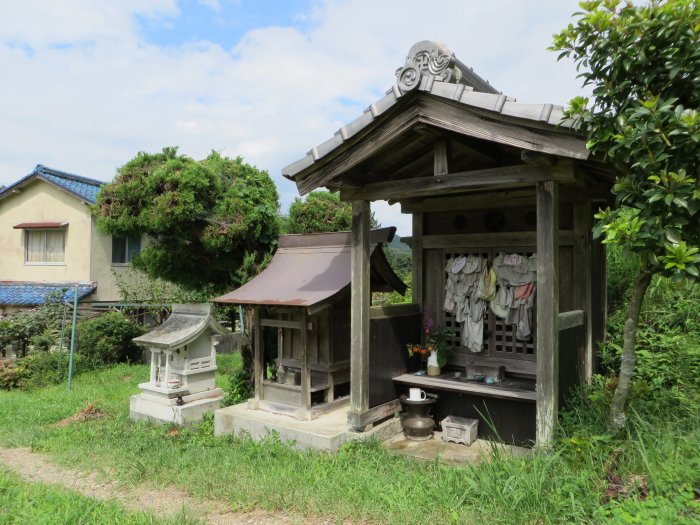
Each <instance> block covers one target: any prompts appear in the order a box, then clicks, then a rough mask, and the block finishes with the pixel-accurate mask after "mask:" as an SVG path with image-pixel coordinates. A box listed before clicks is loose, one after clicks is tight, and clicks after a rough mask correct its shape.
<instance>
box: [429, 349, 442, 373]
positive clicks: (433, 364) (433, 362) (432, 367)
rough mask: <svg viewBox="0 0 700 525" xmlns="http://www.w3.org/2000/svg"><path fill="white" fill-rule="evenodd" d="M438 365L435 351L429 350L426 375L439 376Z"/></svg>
mask: <svg viewBox="0 0 700 525" xmlns="http://www.w3.org/2000/svg"><path fill="white" fill-rule="evenodd" d="M440 372H441V370H440V365H438V356H437V352H430V357H428V375H429V376H439V375H440Z"/></svg>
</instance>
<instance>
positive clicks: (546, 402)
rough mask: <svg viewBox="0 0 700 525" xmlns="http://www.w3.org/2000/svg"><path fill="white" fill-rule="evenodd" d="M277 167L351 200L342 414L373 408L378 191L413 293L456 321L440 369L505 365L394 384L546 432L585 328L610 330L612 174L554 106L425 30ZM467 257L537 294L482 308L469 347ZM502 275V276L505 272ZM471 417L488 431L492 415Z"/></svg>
mask: <svg viewBox="0 0 700 525" xmlns="http://www.w3.org/2000/svg"><path fill="white" fill-rule="evenodd" d="M283 174H284V176H286V177H287V178H289V179H291V180H293V181H294V182H295V183H296V185H297V188H298V190H299V192H300V193H301V194H306V193H308V192H310V191H312V190H314V189H316V188H321V187H325V188H328V189H330V190H332V191H337V192H340V197H341V199H342V200H344V201H349V202H351V203H352V210H353V223H352V294H351V319H352V321H351V329H350V333H351V336H350V341H351V349H350V367H351V369H350V375H351V388H350V413H349V423H350V425H351V426H353V427H355V428H357V429H362V428H363V427H364V426H365V425H366V424H369V423H372V422H373V421H374V420H376V419H377V418H379V417H380V416H381V415H382V414H381V413H379V412H376V411H375V412H372V407H370V404H369V396H368V391H369V389H371V382H370V377H371V375H372V373H373V371H372V368H371V366H370V365H369V359H370V357H369V355H370V354H369V348H370V340H371V338H372V333H371V327H370V290H371V282H372V281H371V273H372V272H371V270H370V266H371V265H370V261H371V254H372V252H371V249H370V246H371V245H372V242H371V235H370V230H369V219H370V202H371V201H376V200H385V201H388V202H389V203H400V205H401V211H402V212H403V213H410V214H411V215H412V218H413V236H412V239H411V247H412V253H413V302H414V303H417V304H418V305H419V306H420V311H427V312H430V313H431V315H433V316H434V317H435V318H436V321H437V322H438V323H439V324H440V325H443V326H447V327H448V328H450V329H451V330H452V331H453V332H454V340H453V343H452V344H453V346H454V351H453V353H452V354H451V356H450V360H449V363H448V372H449V373H452V371H453V370H454V371H459V370H460V369H461V370H464V368H465V367H466V368H467V370H468V368H469V367H470V366H482V365H492V366H498V367H501V366H502V367H503V369H502V370H504V372H505V377H506V379H507V380H508V381H505V382H503V383H499V384H484V383H476V382H469V381H455V380H451V379H450V378H449V377H448V376H445V377H443V376H440V377H439V378H426V377H421V376H413V375H411V374H401V375H399V376H395V377H394V382H395V384H396V387H397V393H398V392H399V391H401V389H403V388H405V387H407V386H411V385H413V386H420V387H421V388H424V389H426V390H429V391H434V392H435V393H438V394H439V395H440V402H439V403H438V404H437V407H438V408H437V410H438V412H439V411H441V410H442V411H443V413H442V414H438V415H439V416H440V415H442V416H444V415H447V414H448V413H450V414H454V415H465V416H469V417H477V418H480V419H482V420H483V418H484V417H487V416H486V415H485V414H486V413H488V417H489V418H491V419H492V423H493V424H494V426H495V427H496V430H497V431H498V433H499V434H500V435H501V437H502V438H503V439H505V440H507V441H513V442H528V441H529V442H532V441H536V442H538V443H541V444H547V443H548V442H549V441H550V440H551V438H552V435H553V429H554V426H555V423H556V420H557V412H558V407H559V404H560V400H561V399H562V397H563V396H564V395H565V394H566V393H567V392H568V391H569V389H570V388H571V387H573V386H574V385H575V384H576V383H578V382H580V381H586V380H589V379H590V377H591V374H592V371H593V368H594V348H595V341H596V340H600V339H602V337H603V335H604V327H605V307H606V306H605V254H604V250H603V249H602V246H601V245H600V244H599V243H597V242H594V241H593V239H592V236H591V229H592V220H593V213H594V209H596V207H597V205H598V204H599V203H600V202H601V201H605V200H607V199H609V190H610V187H611V185H612V184H613V182H614V178H615V174H614V173H613V171H612V170H611V168H610V167H609V166H607V165H606V164H604V163H603V162H601V161H599V160H597V159H595V158H592V157H591V156H590V153H589V151H588V150H587V149H586V141H585V138H584V137H583V136H581V135H580V134H578V133H577V132H576V131H574V130H573V129H572V123H571V122H569V121H567V120H564V118H563V110H562V108H561V107H557V106H553V105H551V104H525V103H519V102H517V101H516V100H515V99H513V98H511V97H508V96H506V95H503V94H501V93H500V92H498V91H497V90H496V89H494V88H493V87H492V86H491V85H490V84H489V83H488V82H486V81H485V80H484V79H482V78H481V77H479V76H478V75H477V74H475V73H474V72H473V71H472V70H471V69H470V68H468V67H466V66H465V65H464V64H463V63H461V62H460V61H459V60H458V59H456V58H455V56H454V54H452V53H451V52H450V51H449V50H448V49H447V48H446V47H445V46H444V45H442V44H439V43H434V42H429V41H423V42H419V43H417V44H416V45H414V46H413V47H412V48H411V50H410V51H409V54H408V57H407V58H406V62H405V64H404V66H403V67H402V68H400V69H399V70H397V72H396V82H395V84H394V85H393V86H392V88H391V89H390V90H389V91H387V93H386V95H385V96H384V97H382V98H381V99H379V100H377V101H376V102H374V103H373V104H371V105H370V106H369V107H368V108H367V110H366V111H365V112H364V113H363V114H362V115H361V116H360V117H359V118H358V119H356V120H355V121H353V122H351V123H349V124H348V125H346V126H344V127H343V128H341V129H340V130H339V131H338V132H336V133H335V135H334V136H333V137H332V138H331V139H329V140H328V141H326V142H324V143H322V144H319V145H318V146H316V147H314V148H312V150H311V151H310V152H309V153H308V154H307V155H306V156H305V157H303V158H302V159H300V160H298V161H297V162H294V163H293V164H291V165H289V166H287V167H286V168H285V169H284V170H283ZM468 257H472V260H483V261H484V263H483V264H484V266H485V267H486V268H487V269H488V268H494V267H495V265H496V264H503V263H504V261H505V264H513V265H520V267H521V268H525V269H524V270H523V272H528V273H527V275H529V276H531V279H530V280H531V281H532V283H531V284H530V288H529V290H530V291H529V292H527V293H530V294H532V295H531V296H530V298H531V299H530V300H531V309H530V310H528V311H527V312H525V314H522V315H523V316H522V317H521V318H520V319H521V321H525V325H522V326H521V325H514V324H511V323H510V322H508V321H506V320H504V319H501V318H499V317H498V316H497V315H494V310H493V309H492V308H486V309H485V310H484V312H483V315H482V317H480V318H479V319H478V320H477V322H478V323H480V325H479V326H480V327H481V328H482V329H483V334H482V336H481V338H480V339H478V341H477V343H474V341H473V338H472V340H470V342H469V345H470V346H469V347H465V338H464V337H460V336H463V335H465V330H467V327H465V323H466V321H464V319H463V318H462V322H460V321H458V319H460V317H459V314H457V315H455V314H454V312H453V311H452V312H450V311H449V308H448V307H447V302H448V301H446V286H447V285H449V281H450V279H451V277H450V274H449V273H450V270H449V268H450V266H449V265H450V264H453V263H454V261H455V260H456V259H460V260H464V259H466V258H468ZM528 265H529V266H528ZM499 268H502V267H499ZM535 276H536V277H535ZM498 282H499V284H498V287H499V288H498V289H499V290H500V291H504V292H505V291H506V290H505V289H504V288H503V287H504V286H506V284H505V283H506V281H501V276H499V281H498ZM515 284H517V282H516V283H515ZM533 290H536V291H535V292H534V293H533ZM517 293H520V292H516V294H517ZM492 306H493V305H492ZM472 311H473V310H472ZM516 313H517V312H516ZM415 315H416V322H418V317H419V314H415ZM504 315H505V314H504ZM528 316H532V321H531V323H532V326H529V325H528V324H527V321H528V319H529V317H528ZM523 327H524V328H527V330H520V328H523ZM470 330H471V328H470ZM472 335H473V334H470V337H471V336H472ZM467 339H469V338H467ZM396 351H403V349H400V348H397V349H396ZM480 428H481V429H482V430H483V431H484V432H488V425H487V424H482V425H480ZM480 432H481V431H480Z"/></svg>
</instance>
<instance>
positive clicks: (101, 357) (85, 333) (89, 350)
mask: <svg viewBox="0 0 700 525" xmlns="http://www.w3.org/2000/svg"><path fill="white" fill-rule="evenodd" d="M141 333H142V332H141V328H139V327H138V326H137V325H136V324H134V323H133V322H131V321H130V320H129V319H128V318H127V317H126V316H125V315H124V314H121V313H119V312H110V313H107V314H104V315H101V316H100V317H95V318H92V319H87V320H85V321H82V322H81V323H79V324H78V326H77V330H76V337H77V352H78V353H79V354H80V355H81V356H82V357H83V358H84V359H85V361H86V364H87V366H89V367H98V366H102V365H107V364H112V363H123V362H134V361H138V360H139V358H140V357H141V349H140V348H139V347H138V345H136V343H134V342H133V341H132V339H133V338H134V337H137V336H139V335H141Z"/></svg>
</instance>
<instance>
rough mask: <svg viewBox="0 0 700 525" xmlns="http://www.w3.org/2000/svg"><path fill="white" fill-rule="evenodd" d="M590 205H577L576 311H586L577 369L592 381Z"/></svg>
mask: <svg viewBox="0 0 700 525" xmlns="http://www.w3.org/2000/svg"><path fill="white" fill-rule="evenodd" d="M591 210H592V208H591V203H590V202H588V201H583V202H576V203H574V268H573V272H574V275H573V284H574V308H575V309H578V310H583V312H584V323H585V324H584V325H583V335H582V339H581V341H580V343H579V345H578V349H577V350H578V356H577V357H578V359H577V362H578V366H579V372H580V378H581V380H583V381H585V382H586V383H590V382H591V378H592V376H593V324H592V319H593V312H592V275H593V268H592V263H593V262H592V258H591V240H592V236H593V217H592V213H591Z"/></svg>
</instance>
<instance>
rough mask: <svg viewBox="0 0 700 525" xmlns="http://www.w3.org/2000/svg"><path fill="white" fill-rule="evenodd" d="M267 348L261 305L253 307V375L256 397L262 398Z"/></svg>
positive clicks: (257, 398)
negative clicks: (264, 341)
mask: <svg viewBox="0 0 700 525" xmlns="http://www.w3.org/2000/svg"><path fill="white" fill-rule="evenodd" d="M264 362H265V349H264V348H263V337H262V325H261V324H260V307H259V306H254V307H253V376H254V381H253V383H254V385H255V399H256V400H258V401H259V400H260V399H261V396H262V389H263V373H264Z"/></svg>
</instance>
